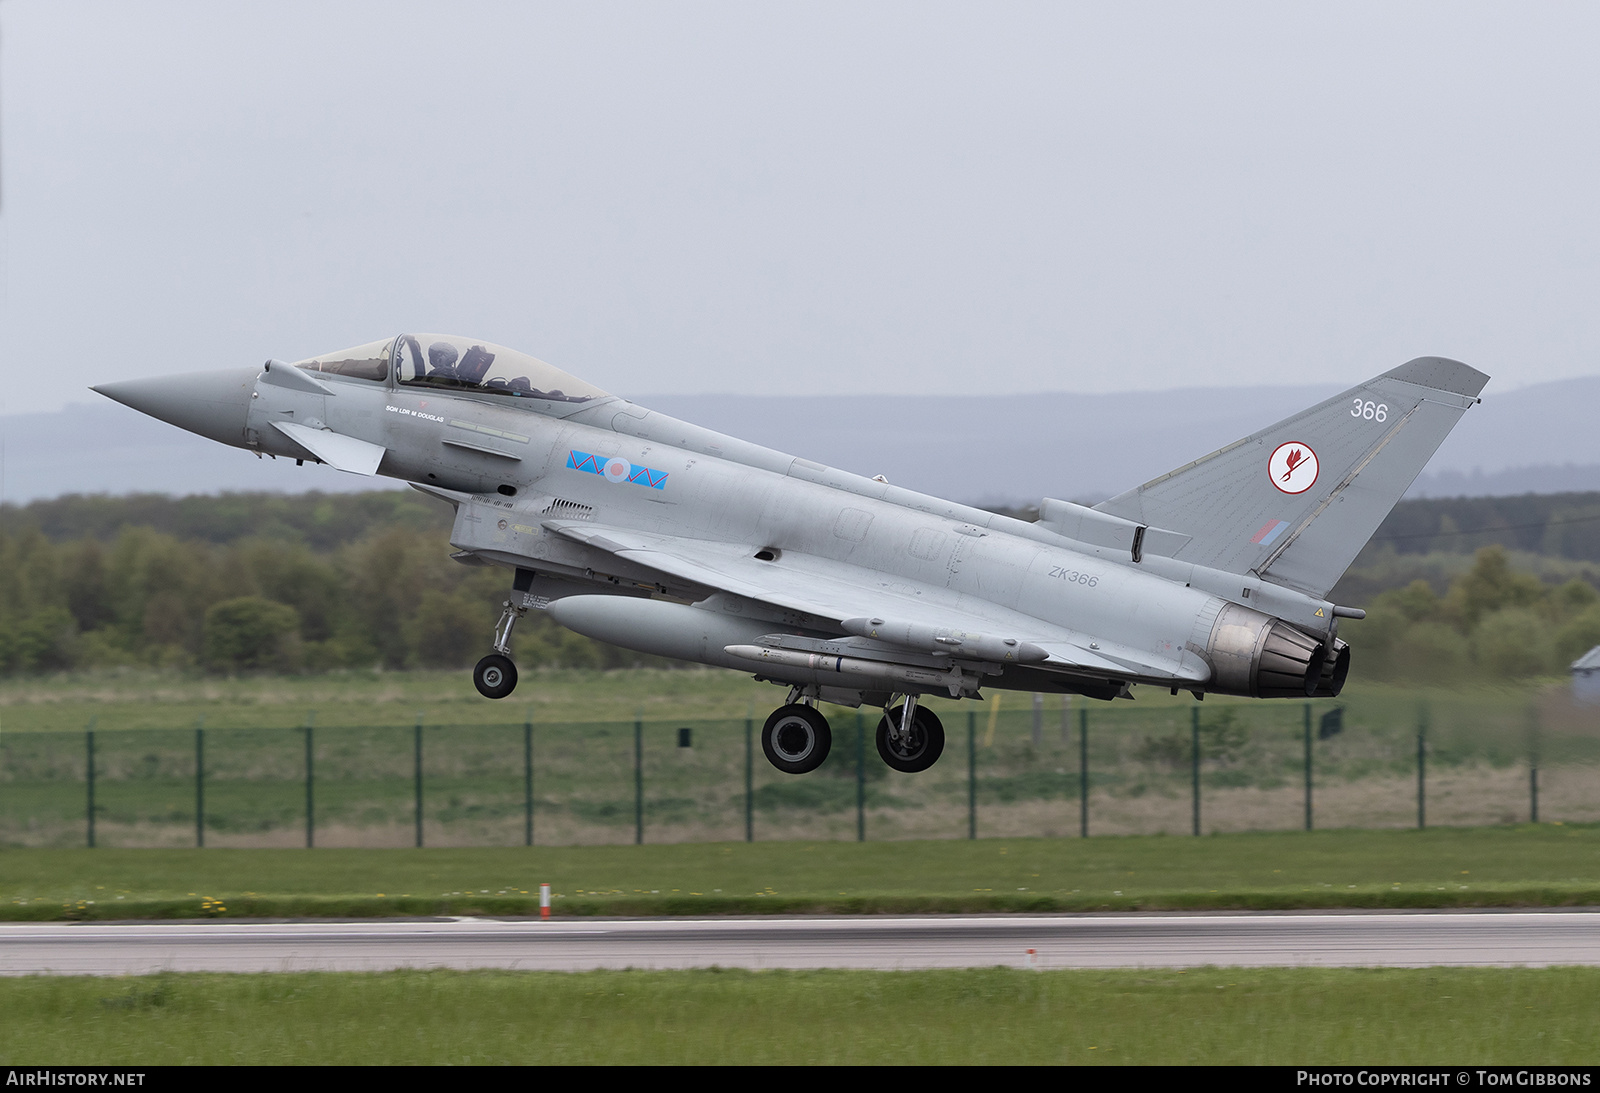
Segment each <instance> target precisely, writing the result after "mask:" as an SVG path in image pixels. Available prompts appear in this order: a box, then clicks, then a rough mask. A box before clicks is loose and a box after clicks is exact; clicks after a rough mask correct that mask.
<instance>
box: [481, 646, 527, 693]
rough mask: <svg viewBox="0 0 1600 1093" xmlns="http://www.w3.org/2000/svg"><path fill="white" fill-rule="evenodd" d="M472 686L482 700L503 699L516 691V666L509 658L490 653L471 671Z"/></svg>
mask: <svg viewBox="0 0 1600 1093" xmlns="http://www.w3.org/2000/svg"><path fill="white" fill-rule="evenodd" d="M472 685H473V686H474V687H476V688H478V693H479V694H481V695H482V696H483V697H484V698H504V697H505V696H506V695H508V694H510V693H511V692H512V691H514V690H516V689H517V666H516V665H515V664H512V663H511V658H510V657H503V656H501V655H500V654H499V653H490V654H489V655H488V656H486V657H484V658H483V659H482V660H480V661H478V665H477V667H475V668H473V669H472Z"/></svg>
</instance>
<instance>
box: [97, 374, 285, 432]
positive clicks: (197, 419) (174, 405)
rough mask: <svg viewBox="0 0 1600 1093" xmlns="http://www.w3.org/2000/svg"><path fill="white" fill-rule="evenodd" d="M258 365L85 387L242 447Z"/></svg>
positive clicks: (169, 422) (178, 424) (167, 420)
mask: <svg viewBox="0 0 1600 1093" xmlns="http://www.w3.org/2000/svg"><path fill="white" fill-rule="evenodd" d="M259 374H260V369H257V368H225V369H222V370H219V371H216V372H192V373H190V374H188V375H183V376H157V377H155V378H153V379H140V380H119V381H118V382H116V383H102V384H100V385H99V386H97V387H91V388H90V390H92V391H95V392H97V393H99V394H102V395H104V396H106V398H108V399H112V400H114V401H116V402H120V403H122V405H124V406H127V407H129V408H131V409H134V410H138V411H139V412H140V413H141V414H149V415H150V416H151V417H153V418H159V419H160V420H162V421H165V422H167V423H168V424H169V425H176V426H177V427H178V428H180V429H187V430H189V431H190V432H191V433H199V434H200V435H201V436H203V437H209V438H210V439H212V440H216V441H220V442H221V443H223V444H232V445H234V446H235V447H244V442H245V440H244V430H245V424H246V421H247V419H248V418H249V416H250V395H251V394H252V393H253V392H254V391H255V388H256V376H257V375H259Z"/></svg>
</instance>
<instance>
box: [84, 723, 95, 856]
mask: <svg viewBox="0 0 1600 1093" xmlns="http://www.w3.org/2000/svg"><path fill="white" fill-rule="evenodd" d="M94 721H95V719H94V718H92V717H91V718H89V727H88V728H87V729H85V730H84V735H85V736H86V737H87V738H88V739H87V742H86V743H87V747H88V753H89V767H88V771H87V775H88V778H87V781H88V787H89V804H88V820H89V835H88V838H89V849H90V850H93V849H94Z"/></svg>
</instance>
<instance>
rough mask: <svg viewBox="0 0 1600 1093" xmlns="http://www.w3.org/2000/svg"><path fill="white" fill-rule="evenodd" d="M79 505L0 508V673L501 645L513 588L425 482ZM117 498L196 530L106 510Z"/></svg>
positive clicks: (256, 664)
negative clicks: (393, 489)
mask: <svg viewBox="0 0 1600 1093" xmlns="http://www.w3.org/2000/svg"><path fill="white" fill-rule="evenodd" d="M413 498H414V499H413ZM77 500H78V503H77V505H76V508H77V511H78V514H79V515H80V516H87V517H89V518H88V519H83V520H79V521H78V522H77V523H78V526H77V527H75V528H72V529H71V530H75V531H78V532H79V533H78V534H76V535H73V536H71V537H60V536H59V533H60V532H61V531H62V530H63V528H62V525H63V524H68V525H70V524H71V521H62V520H59V519H58V520H56V522H55V526H54V528H53V530H55V531H57V533H58V535H57V536H52V535H50V534H47V532H46V527H47V526H49V524H48V522H47V521H46V520H43V519H39V518H38V517H39V516H40V515H41V512H40V510H41V509H43V510H44V511H43V515H47V516H56V517H59V516H60V514H61V512H62V510H63V509H70V508H71V507H72V506H67V505H63V504H62V503H61V502H46V503H42V504H41V505H40V506H38V507H35V506H28V507H26V508H24V509H10V511H7V512H5V513H3V514H0V515H3V517H4V523H3V524H0V674H5V675H17V674H23V673H37V672H54V671H61V670H66V669H77V668H101V667H114V666H119V665H136V666H147V667H177V668H194V669H204V670H208V671H213V672H222V673H233V672H241V671H275V672H300V671H311V672H316V671H325V670H329V669H335V668H369V667H373V666H382V667H384V668H393V669H402V668H462V667H466V666H468V665H471V664H472V663H473V662H474V661H476V660H477V659H478V657H480V656H482V655H483V654H484V653H486V652H488V651H489V648H490V645H491V643H492V641H493V628H494V622H495V619H496V618H497V617H498V616H499V613H500V605H501V603H502V601H504V600H505V599H506V598H507V595H508V593H509V591H510V585H511V573H510V571H509V570H506V569H499V568H494V569H487V568H482V567H469V566H463V565H461V564H459V563H457V562H455V561H453V560H451V558H450V556H449V555H450V550H451V548H450V545H449V541H448V529H449V525H450V520H449V509H448V508H447V507H446V506H444V505H443V503H441V502H435V501H432V500H430V499H424V498H421V497H416V496H415V495H413V496H412V497H408V496H407V495H405V494H393V493H390V494H366V495H357V496H355V497H351V498H347V497H342V496H333V497H329V496H315V495H314V496H309V497H299V498H284V497H276V496H273V495H263V496H260V497H251V496H250V495H229V496H225V497H223V498H183V499H181V501H182V502H183V503H184V504H178V503H171V504H168V505H166V506H164V507H163V506H161V505H154V506H152V505H151V504H150V502H149V499H148V498H145V499H139V498H133V499H113V498H91V499H77ZM208 502H209V504H208ZM256 502H259V505H258V506H257V505H256ZM119 503H125V504H126V507H127V508H128V509H132V510H135V511H137V510H138V509H140V508H143V509H144V511H145V513H149V512H150V511H151V510H152V509H157V510H160V511H159V512H158V513H157V514H158V515H165V516H167V517H168V518H169V520H172V521H173V522H177V523H179V524H180V525H181V526H182V527H183V530H184V531H186V532H188V534H181V535H180V534H177V533H175V532H174V531H173V530H159V529H158V528H156V527H152V526H149V525H148V524H139V523H130V522H118V521H115V520H112V519H108V518H107V517H108V515H114V514H115V511H116V509H117V508H118V506H119ZM434 508H437V509H439V510H442V511H441V512H438V513H435V512H432V511H431V510H432V509H434ZM30 509H31V510H33V511H31V512H30V511H29V510H30ZM319 514H320V519H319ZM230 526H231V527H232V528H234V529H236V530H237V529H241V528H242V529H243V530H245V531H246V532H247V534H245V535H242V536H235V537H231V538H230V537H229V536H228V535H227V534H226V529H227V528H229V527H230ZM513 648H514V651H515V654H516V657H517V659H518V662H519V663H520V664H523V665H526V666H528V667H535V666H539V665H549V666H559V667H593V668H607V667H618V666H624V665H628V664H634V663H641V662H642V663H653V664H663V663H666V662H665V661H661V660H658V659H656V658H650V657H644V656H642V655H639V654H635V653H632V652H626V651H623V650H620V649H616V648H614V647H611V646H606V645H602V644H600V643H597V642H593V641H590V640H589V639H587V638H583V637H579V636H578V635H575V634H572V633H571V632H569V631H566V630H563V629H561V628H560V627H558V626H556V625H555V624H553V623H551V622H550V621H549V620H548V619H546V618H544V617H543V616H541V615H538V614H537V613H530V614H529V616H528V617H527V618H525V619H524V620H523V621H522V622H520V623H518V626H517V630H516V632H515V636H514V644H513Z"/></svg>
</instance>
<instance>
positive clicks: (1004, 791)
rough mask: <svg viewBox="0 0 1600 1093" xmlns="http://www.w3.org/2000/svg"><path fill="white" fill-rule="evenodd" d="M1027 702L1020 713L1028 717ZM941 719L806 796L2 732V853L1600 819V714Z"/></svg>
mask: <svg viewBox="0 0 1600 1093" xmlns="http://www.w3.org/2000/svg"><path fill="white" fill-rule="evenodd" d="M1013 701H1014V700H1013ZM966 705H967V708H966V709H962V710H959V711H957V712H954V713H947V714H945V715H944V719H945V731H946V745H945V751H944V756H943V758H942V759H941V760H940V761H939V763H938V764H937V765H936V766H934V767H933V769H931V770H929V771H927V772H925V773H923V774H916V775H905V774H899V773H896V772H894V771H891V770H890V769H889V768H888V767H887V766H885V765H884V763H883V762H882V760H881V759H879V757H878V754H877V748H876V744H875V730H876V726H877V720H878V713H877V711H875V710H873V711H862V712H861V713H860V714H859V715H858V714H857V712H856V711H835V712H834V713H833V715H832V724H833V731H834V736H833V748H832V751H831V753H830V755H829V757H828V759H827V761H826V762H825V763H824V764H823V766H822V767H821V768H820V769H819V770H818V771H816V772H815V773H813V774H810V775H804V776H799V777H794V776H789V775H784V774H781V773H779V772H778V771H776V770H774V769H773V768H772V767H771V766H770V765H769V764H768V763H767V762H766V760H765V758H764V757H763V755H762V753H761V742H760V730H761V722H760V721H758V720H752V721H747V720H743V719H737V720H690V721H683V720H678V721H670V722H667V721H648V722H590V723H565V724H546V723H538V724H533V723H521V724H501V725H437V724H412V725H389V726H370V727H358V728H316V727H306V728H302V729H212V730H207V729H204V728H186V729H171V730H117V729H116V728H115V727H114V726H91V727H90V728H88V729H87V730H85V731H84V732H82V733H61V732H49V733H45V732H40V733H28V732H6V733H4V734H0V845H7V846H82V845H90V846H130V847H131V846H195V845H203V846H232V847H247V846H249V847H264V846H280V847H286V846H363V847H365V846H372V847H377V846H508V845H523V844H528V845H532V844H535V843H537V844H544V845H581V844H601V843H627V842H686V841H695V842H702V841H735V840H766V839H783V840H794V839H806V840H848V839H874V840H879V839H909V838H947V839H958V838H974V837H996V836H1005V837H1016V836H1095V835H1129V834H1157V833H1165V834H1169V835H1180V834H1182V835H1187V834H1202V833H1210V832H1217V831H1264V830H1285V829H1295V828H1308V827H1312V826H1315V827H1319V828H1335V827H1399V826H1415V825H1435V824H1437V825H1470V824H1505V823H1519V822H1527V821H1530V820H1533V821H1544V822H1550V821H1562V822H1592V821H1600V710H1596V709H1595V708H1593V707H1591V708H1587V709H1586V708H1584V707H1576V706H1571V705H1570V704H1565V703H1549V702H1545V703H1543V704H1542V705H1537V706H1536V705H1529V706H1527V707H1526V709H1523V710H1520V711H1515V712H1512V713H1508V712H1507V710H1506V709H1505V708H1504V707H1497V706H1494V705H1493V704H1484V703H1481V702H1474V701H1473V700H1472V699H1470V698H1467V697H1463V698H1462V699H1460V700H1459V701H1453V702H1449V703H1442V702H1438V701H1435V702H1433V703H1432V704H1431V705H1427V706H1424V705H1421V704H1418V705H1414V706H1411V707H1409V708H1407V707H1405V706H1403V705H1396V704H1395V703H1393V702H1384V701H1379V700H1372V699H1369V700H1363V699H1361V698H1353V699H1350V700H1348V701H1344V702H1339V703H1334V702H1315V703H1304V704H1299V703H1270V702H1260V703H1251V704H1223V703H1216V702H1212V703H1205V704H1199V703H1196V704H1192V705H1190V706H1187V707H1184V706H1179V705H1171V706H1164V707H1141V706H1135V705H1134V704H1133V703H1113V704H1100V703H1093V704H1086V703H1084V702H1082V701H1081V700H1080V701H1079V702H1078V703H1077V704H1073V703H1071V702H1062V701H1061V700H1060V699H1057V698H1050V699H1035V700H1034V704H1033V706H1032V708H1029V707H1028V706H1026V705H1024V706H1023V708H1021V709H1016V708H1012V709H1001V708H999V707H998V706H987V707H977V706H975V705H974V704H966Z"/></svg>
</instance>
